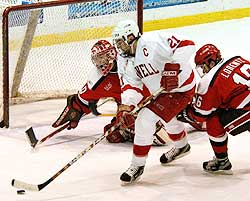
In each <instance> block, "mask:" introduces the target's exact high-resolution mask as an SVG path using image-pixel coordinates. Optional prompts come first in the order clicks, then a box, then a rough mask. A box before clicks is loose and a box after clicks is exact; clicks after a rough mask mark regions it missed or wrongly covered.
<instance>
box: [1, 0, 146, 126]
mask: <svg viewBox="0 0 250 201" xmlns="http://www.w3.org/2000/svg"><path fill="white" fill-rule="evenodd" d="M142 2H143V1H142V0H102V1H95V0H81V1H79V0H78V1H77V0H74V1H73V0H60V1H47V2H33V3H31V4H29V3H30V2H27V1H25V2H23V3H25V5H15V6H11V7H7V8H6V6H9V5H13V4H20V2H17V1H15V0H1V12H2V16H1V17H2V38H3V40H2V45H1V48H2V49H1V53H2V56H1V64H3V65H2V66H1V67H2V71H1V72H3V73H2V75H1V85H2V86H1V88H3V90H2V91H1V94H0V99H1V100H0V101H1V113H0V114H1V116H0V117H1V120H2V121H1V126H2V127H3V126H5V127H8V126H9V118H10V114H9V113H10V112H9V105H11V104H15V103H24V102H27V101H36V100H41V99H48V98H61V97H66V96H67V95H69V94H72V93H76V92H77V91H78V90H79V89H80V88H81V87H82V86H83V85H84V84H85V83H86V81H87V79H88V73H89V71H90V70H91V68H94V66H93V64H92V62H91V59H90V48H91V46H92V45H93V44H94V43H95V42H96V41H97V40H98V39H106V40H109V41H110V42H111V32H112V29H113V28H114V26H115V25H116V24H117V23H118V22H119V21H121V20H123V19H134V20H135V21H137V23H138V24H139V27H140V28H141V26H142V10H143V9H142V7H143V5H142V4H143V3H142Z"/></svg>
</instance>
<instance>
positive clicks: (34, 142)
mask: <svg viewBox="0 0 250 201" xmlns="http://www.w3.org/2000/svg"><path fill="white" fill-rule="evenodd" d="M110 100H112V99H111V98H107V99H105V100H104V101H103V102H102V103H100V104H99V105H98V106H97V107H100V106H101V105H103V104H105V103H107V102H108V101H110ZM99 114H101V113H99ZM84 116H85V115H84ZM84 116H83V117H84ZM104 116H106V115H104ZM69 124H70V123H67V124H65V125H63V126H61V127H59V128H58V129H57V130H55V131H53V132H52V133H50V134H48V135H47V136H45V137H44V138H42V139H41V140H38V139H37V138H36V135H35V133H34V130H33V128H32V127H30V128H29V129H28V130H26V131H25V133H26V136H27V138H28V141H29V143H30V146H32V147H33V148H35V147H36V146H37V145H39V144H41V143H43V142H44V141H46V140H48V139H50V138H51V137H53V136H54V135H56V134H57V133H60V132H61V131H63V130H64V129H65V128H68V126H69Z"/></svg>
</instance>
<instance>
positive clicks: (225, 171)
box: [204, 170, 233, 175]
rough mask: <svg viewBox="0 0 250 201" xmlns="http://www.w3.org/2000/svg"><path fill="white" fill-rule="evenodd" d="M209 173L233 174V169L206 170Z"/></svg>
mask: <svg viewBox="0 0 250 201" xmlns="http://www.w3.org/2000/svg"><path fill="white" fill-rule="evenodd" d="M204 171H205V172H207V173H211V174H218V175H233V171H232V170H218V171H209V170H204Z"/></svg>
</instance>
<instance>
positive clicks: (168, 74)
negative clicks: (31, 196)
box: [161, 63, 180, 92]
mask: <svg viewBox="0 0 250 201" xmlns="http://www.w3.org/2000/svg"><path fill="white" fill-rule="evenodd" d="M179 71H180V64H171V63H166V64H165V66H164V70H163V71H162V78H161V86H162V87H164V88H165V89H166V91H168V92H169V91H171V90H173V89H175V88H177V87H178V74H179Z"/></svg>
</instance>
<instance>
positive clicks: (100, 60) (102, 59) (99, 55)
mask: <svg viewBox="0 0 250 201" xmlns="http://www.w3.org/2000/svg"><path fill="white" fill-rule="evenodd" d="M116 56H117V52H116V50H115V48H114V47H113V46H112V45H111V44H110V43H109V42H108V41H106V40H99V41H97V42H96V43H95V44H94V45H93V47H92V48H91V60H92V62H93V64H94V65H95V66H96V67H97V68H98V70H100V72H101V73H102V74H103V75H104V76H106V75H107V74H108V73H109V72H110V70H111V69H112V68H113V64H114V61H115V59H116Z"/></svg>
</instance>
